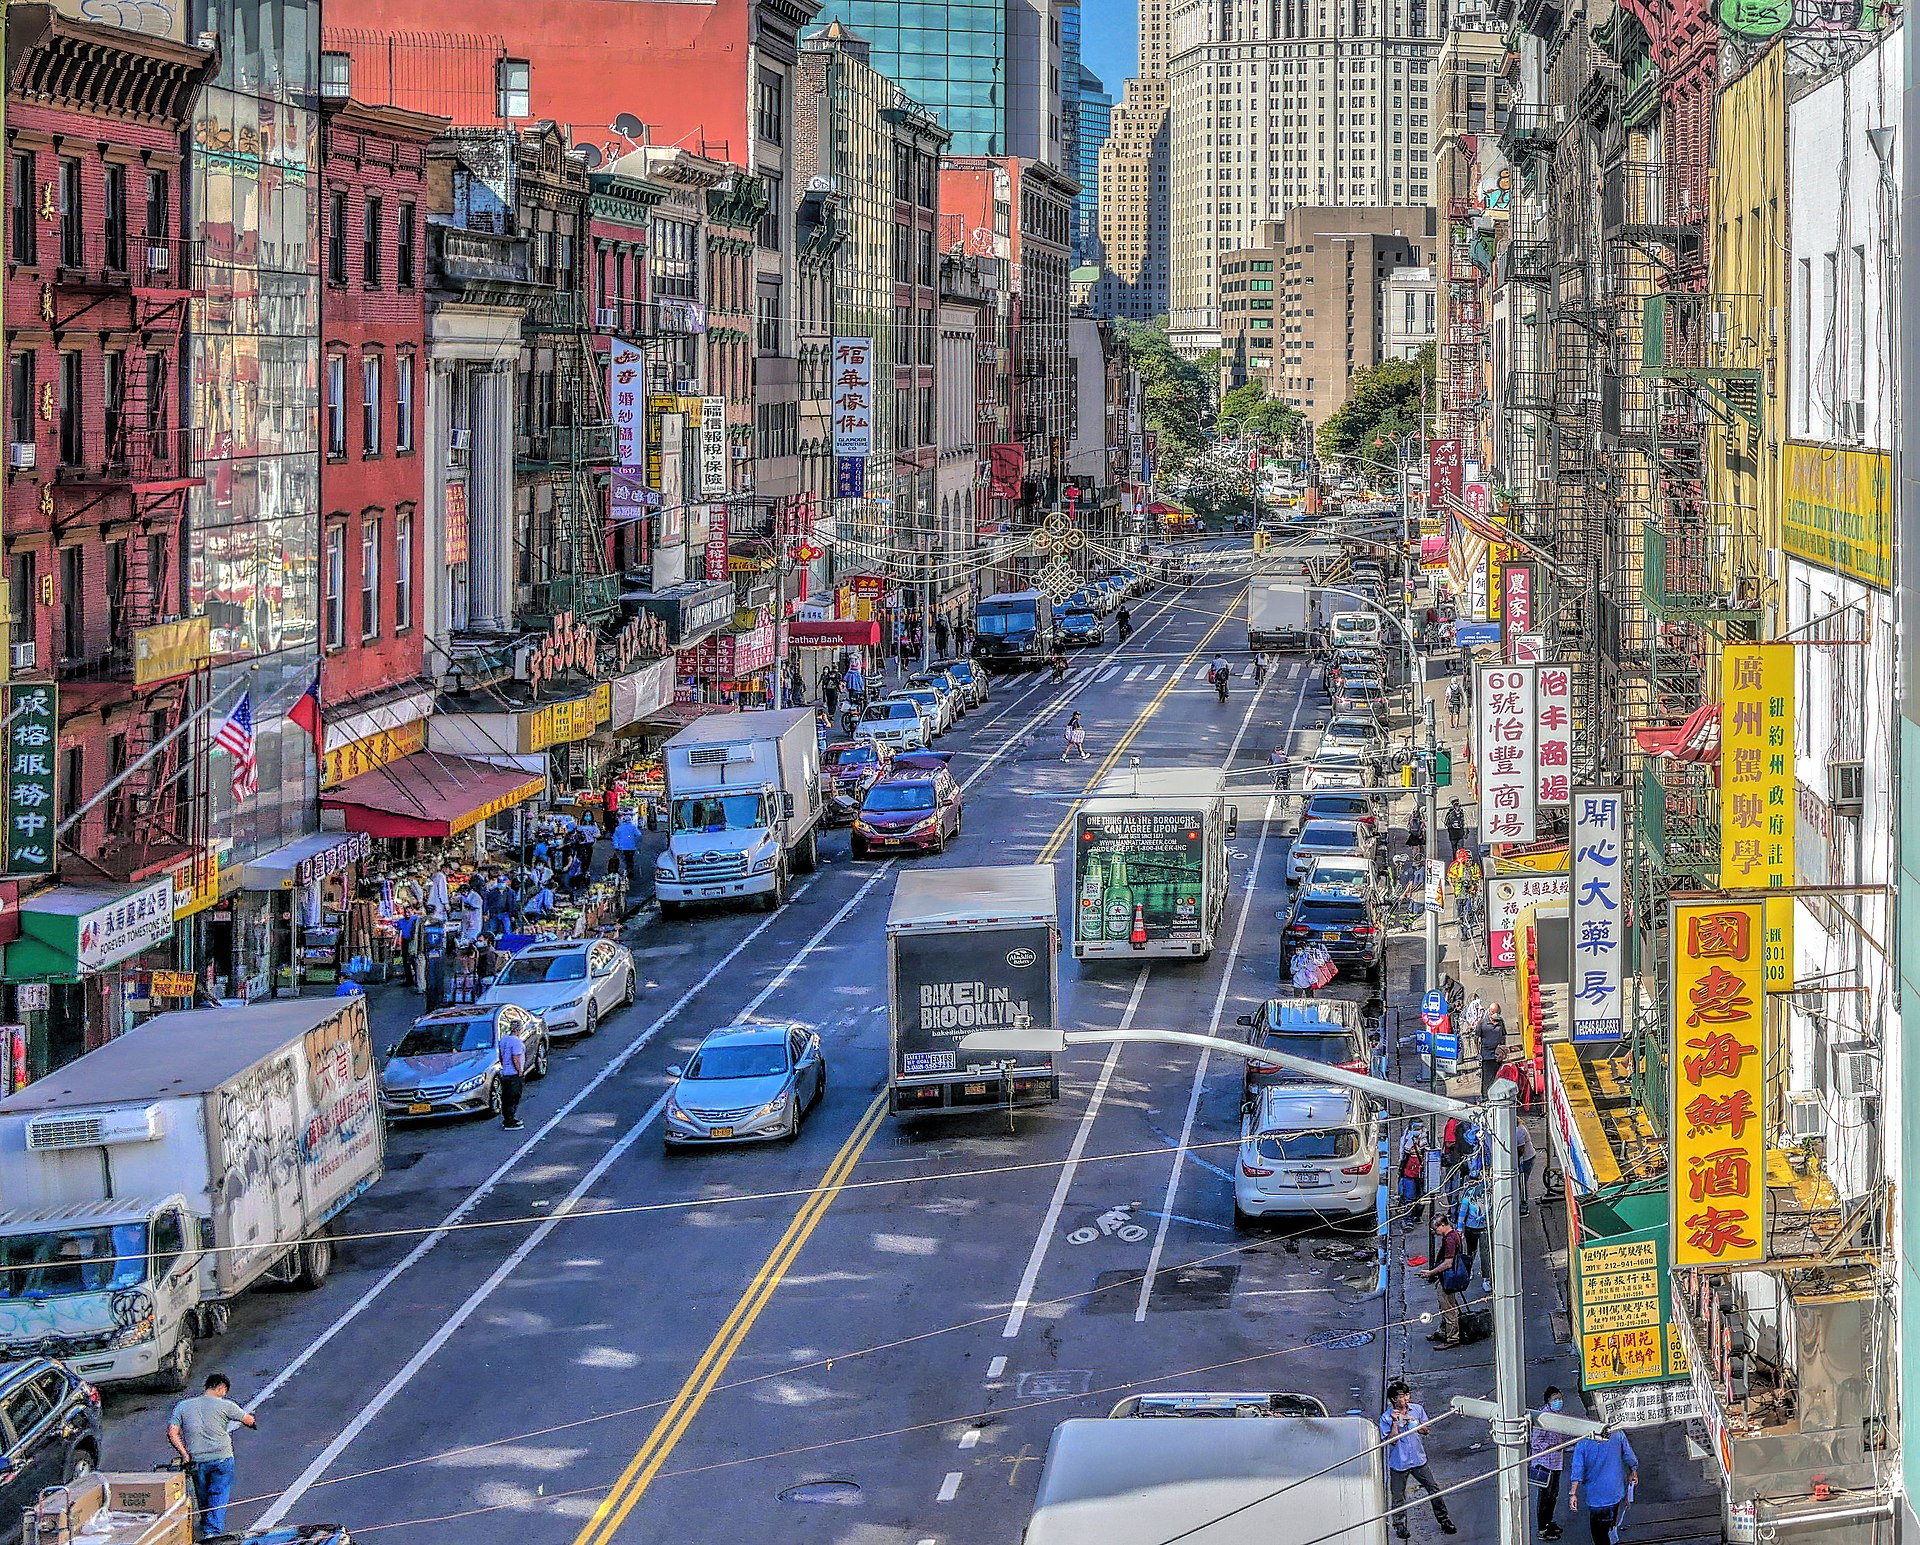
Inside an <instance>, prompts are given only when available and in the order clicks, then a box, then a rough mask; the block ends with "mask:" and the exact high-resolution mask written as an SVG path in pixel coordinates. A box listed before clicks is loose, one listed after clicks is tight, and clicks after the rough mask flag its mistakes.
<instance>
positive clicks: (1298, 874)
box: [1287, 820, 1379, 885]
mask: <svg viewBox="0 0 1920 1545" xmlns="http://www.w3.org/2000/svg"><path fill="white" fill-rule="evenodd" d="M1378 852H1379V839H1378V838H1377V837H1375V836H1374V834H1373V833H1372V832H1371V831H1369V830H1368V829H1367V828H1366V827H1365V826H1363V825H1362V824H1361V823H1360V822H1358V821H1329V820H1314V821H1303V822H1301V823H1300V830H1299V831H1297V832H1295V833H1294V837H1293V846H1292V848H1291V849H1289V850H1288V853H1287V883H1288V884H1289V885H1298V884H1299V883H1300V882H1301V881H1302V880H1303V879H1305V878H1306V874H1307V865H1308V864H1310V863H1312V862H1313V860H1314V859H1316V858H1318V857H1319V856H1320V855H1321V854H1323V853H1344V854H1350V855H1352V856H1355V857H1365V858H1367V859H1369V860H1373V861H1377V859H1376V855H1377V853H1378Z"/></svg>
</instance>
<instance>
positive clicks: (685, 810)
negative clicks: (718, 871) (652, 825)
mask: <svg viewBox="0 0 1920 1545" xmlns="http://www.w3.org/2000/svg"><path fill="white" fill-rule="evenodd" d="M766 824H767V823H766V820H765V818H764V814H763V812H762V810H761V806H760V796H759V795H758V794H709V795H706V796H705V797H704V798H702V797H700V796H697V795H696V796H695V797H693V798H691V799H680V800H675V801H674V805H673V829H674V830H675V831H677V832H750V831H758V830H759V829H760V828H761V827H763V826H765V825H766Z"/></svg>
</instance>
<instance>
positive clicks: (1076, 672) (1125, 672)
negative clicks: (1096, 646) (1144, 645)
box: [1067, 660, 1301, 687]
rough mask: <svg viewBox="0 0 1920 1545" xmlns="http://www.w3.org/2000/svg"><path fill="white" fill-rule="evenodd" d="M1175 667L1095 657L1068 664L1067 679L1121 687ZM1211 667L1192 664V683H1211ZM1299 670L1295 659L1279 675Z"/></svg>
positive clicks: (1160, 676) (1291, 676) (1155, 678)
mask: <svg viewBox="0 0 1920 1545" xmlns="http://www.w3.org/2000/svg"><path fill="white" fill-rule="evenodd" d="M1178 669H1179V665H1178V663H1177V662H1174V661H1170V660H1162V661H1161V662H1160V663H1159V664H1158V665H1133V666H1128V665H1108V664H1104V663H1103V662H1101V661H1097V660H1096V661H1094V662H1092V663H1091V664H1082V663H1080V662H1078V661H1075V662H1074V663H1073V664H1071V665H1069V666H1068V667H1067V677H1068V679H1069V680H1073V681H1078V682H1080V683H1081V684H1082V685H1083V686H1100V685H1102V684H1104V683H1106V682H1109V681H1118V682H1119V683H1120V685H1121V686H1123V687H1125V686H1132V685H1133V684H1134V683H1135V682H1138V683H1140V684H1141V685H1142V686H1151V685H1153V684H1154V683H1156V682H1162V681H1165V680H1166V678H1167V675H1168V673H1169V672H1171V671H1177V670H1178ZM1211 669H1212V667H1211V666H1210V665H1204V664H1203V665H1197V666H1195V667H1194V671H1193V677H1192V681H1193V683H1194V684H1195V685H1197V686H1210V685H1212V683H1211V682H1210V681H1209V680H1208V679H1207V677H1208V672H1209V671H1210V670H1211ZM1300 669H1301V667H1300V664H1299V662H1298V661H1295V662H1294V663H1292V664H1290V665H1287V666H1285V667H1283V668H1282V674H1283V676H1284V678H1285V679H1286V680H1287V681H1293V680H1295V679H1296V678H1297V677H1298V676H1299V674H1300Z"/></svg>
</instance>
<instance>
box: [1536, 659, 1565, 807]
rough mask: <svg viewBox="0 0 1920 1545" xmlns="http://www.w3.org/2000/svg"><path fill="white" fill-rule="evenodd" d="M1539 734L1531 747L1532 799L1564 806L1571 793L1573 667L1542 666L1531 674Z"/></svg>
mask: <svg viewBox="0 0 1920 1545" xmlns="http://www.w3.org/2000/svg"><path fill="white" fill-rule="evenodd" d="M1535 686H1536V691H1535V700H1536V701H1537V702H1538V703H1539V714H1538V720H1539V725H1540V729H1539V733H1538V735H1537V737H1536V739H1537V743H1536V745H1535V748H1534V770H1535V784H1534V787H1535V797H1536V799H1537V800H1538V801H1539V803H1541V804H1543V805H1564V804H1565V803H1566V802H1567V801H1568V799H1570V798H1571V797H1572V794H1573V667H1572V666H1570V665H1558V664H1553V665H1542V666H1541V667H1540V668H1539V671H1538V672H1537V673H1536V675H1535Z"/></svg>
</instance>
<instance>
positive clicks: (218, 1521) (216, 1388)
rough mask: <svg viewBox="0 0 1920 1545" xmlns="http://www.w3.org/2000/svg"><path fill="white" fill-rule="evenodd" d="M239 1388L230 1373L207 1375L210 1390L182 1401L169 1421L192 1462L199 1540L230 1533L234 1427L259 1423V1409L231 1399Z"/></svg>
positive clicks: (176, 1447) (172, 1439) (176, 1444)
mask: <svg viewBox="0 0 1920 1545" xmlns="http://www.w3.org/2000/svg"><path fill="white" fill-rule="evenodd" d="M232 1388H233V1385H232V1383H231V1381H230V1380H229V1379H228V1378H227V1376H226V1375H225V1374H224V1373H210V1374H208V1375H207V1380H206V1386H205V1390H206V1392H205V1393H204V1394H200V1395H195V1396H193V1397H192V1398H191V1399H187V1400H182V1401H180V1402H179V1403H178V1404H176V1405H175V1406H174V1408H173V1415H172V1416H171V1417H170V1418H168V1421H167V1441H168V1442H169V1443H171V1444H172V1445H173V1451H174V1452H175V1453H176V1454H178V1455H179V1456H180V1457H181V1458H182V1459H184V1460H185V1461H186V1464H187V1480H188V1482H189V1484H191V1485H192V1487H193V1502H194V1510H195V1511H196V1512H197V1513H198V1514H199V1528H198V1532H197V1533H196V1535H195V1538H196V1539H202V1540H210V1539H212V1538H213V1537H214V1536H215V1535H221V1534H225V1533H226V1532H227V1499H228V1498H229V1497H231V1496H232V1495H233V1427H234V1424H235V1423H238V1424H239V1425H240V1426H243V1427H252V1426H254V1425H256V1424H255V1422H254V1419H253V1413H252V1412H250V1411H246V1410H243V1409H242V1408H241V1407H240V1405H239V1403H238V1402H236V1401H233V1400H229V1399H228V1398H227V1392H228V1391H229V1390H230V1389H232Z"/></svg>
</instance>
